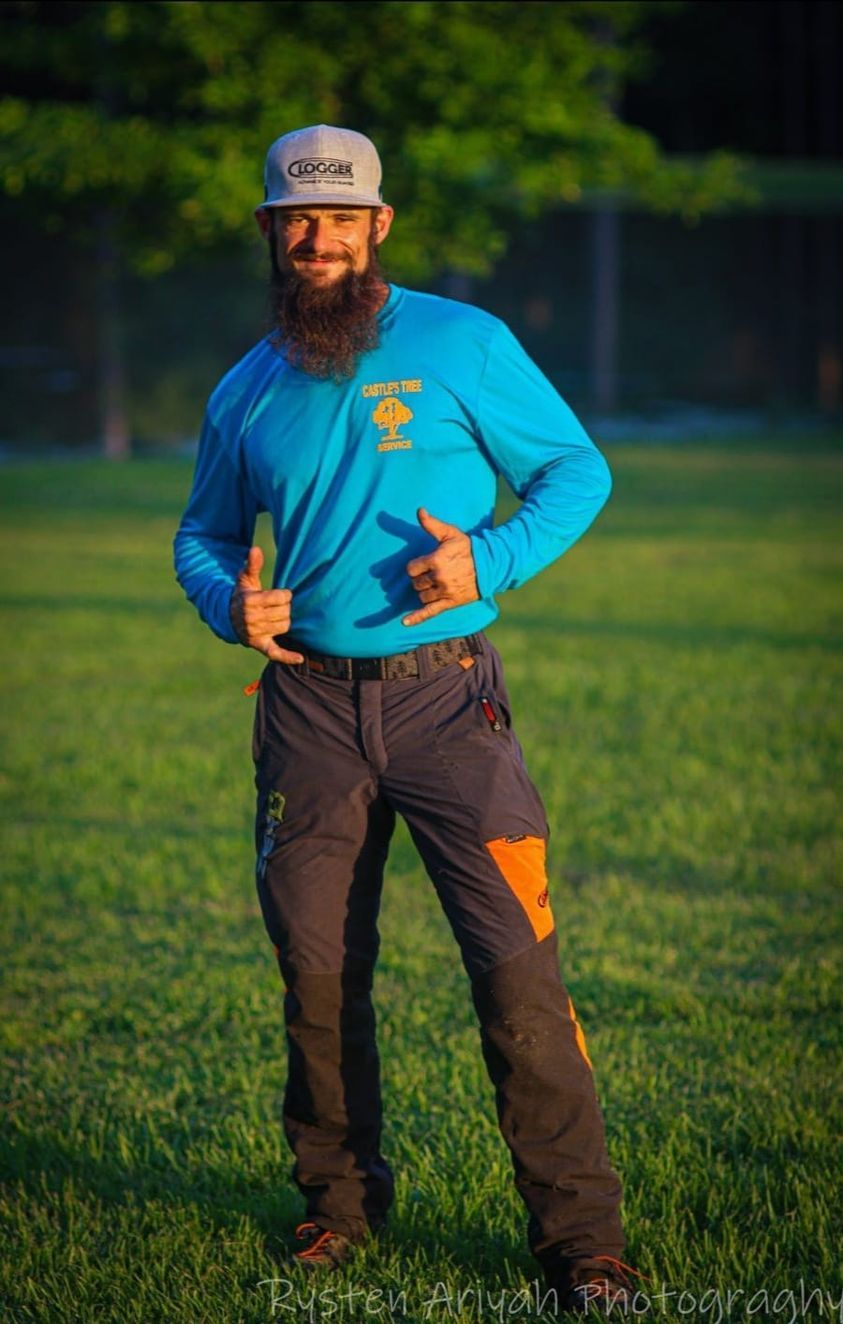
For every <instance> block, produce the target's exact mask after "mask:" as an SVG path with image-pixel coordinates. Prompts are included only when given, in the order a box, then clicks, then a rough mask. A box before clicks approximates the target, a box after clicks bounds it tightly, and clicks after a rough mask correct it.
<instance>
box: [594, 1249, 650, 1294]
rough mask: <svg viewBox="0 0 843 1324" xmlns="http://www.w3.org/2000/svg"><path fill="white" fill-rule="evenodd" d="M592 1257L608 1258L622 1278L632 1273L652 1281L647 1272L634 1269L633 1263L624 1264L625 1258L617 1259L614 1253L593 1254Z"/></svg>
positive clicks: (596, 1258)
mask: <svg viewBox="0 0 843 1324" xmlns="http://www.w3.org/2000/svg"><path fill="white" fill-rule="evenodd" d="M591 1259H593V1260H606V1261H607V1263H609V1264H611V1265H612V1267H613V1269H614V1270H615V1272H616V1273H617V1274H618V1276H619V1277H620V1278H625V1277H626V1275H627V1274H628V1273H631V1274H634V1275H635V1277H636V1278H640V1279H641V1280H642V1281H643V1282H645V1283H649V1282H650V1279H649V1278H648V1277H647V1275H646V1273H642V1272H641V1270H640V1269H633V1267H632V1265H631V1264H624V1262H623V1260H616V1259H615V1257H614V1255H592V1256H591ZM627 1286H632V1284H631V1283H627Z"/></svg>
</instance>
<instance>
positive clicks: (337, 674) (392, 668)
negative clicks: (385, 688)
mask: <svg viewBox="0 0 843 1324" xmlns="http://www.w3.org/2000/svg"><path fill="white" fill-rule="evenodd" d="M283 647H285V648H292V647H293V645H292V644H291V643H290V642H289V640H286V639H284V641H283ZM296 647H297V649H298V652H300V653H303V654H304V662H302V663H300V664H299V666H298V667H297V670H299V671H301V672H302V673H303V674H304V675H309V674H310V673H311V672H313V674H314V675H315V676H329V677H330V678H331V679H332V680H408V679H410V678H411V677H413V676H421V675H424V674H425V672H432V671H441V669H442V667H448V666H450V665H451V663H452V662H461V661H462V660H463V659H464V658H467V657H473V656H474V654H476V653H480V652H482V651H483V645H482V643H481V640H480V636H479V635H476V634H468V635H464V636H463V637H462V638H460V639H442V640H441V641H440V642H439V643H436V644H421V645H420V647H418V648H414V649H413V651H412V652H411V653H392V654H391V655H390V656H389V657H331V656H330V655H329V654H327V653H310V652H308V651H307V650H306V649H304V648H301V647H299V646H298V645H296Z"/></svg>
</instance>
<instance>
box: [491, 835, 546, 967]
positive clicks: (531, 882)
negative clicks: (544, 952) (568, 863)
mask: <svg viewBox="0 0 843 1324" xmlns="http://www.w3.org/2000/svg"><path fill="white" fill-rule="evenodd" d="M485 844H486V850H487V851H488V852H489V854H490V855H491V857H492V859H493V860H494V861H495V864H496V865H497V866H498V868H499V869H500V871H501V873H502V874H503V877H504V881H505V882H506V883H507V884H508V886H509V887H510V888H511V889H512V891H513V892H514V893H515V895H516V897H517V898H518V900H519V901H520V902H521V905H522V906H523V907H524V913H525V914H526V916H527V919H528V920H529V921H530V923H531V924H532V926H533V932H534V933H535V935H536V941H537V942H541V940H542V938H546V937H547V935H548V934H549V933H552V932H553V911H552V910H551V909H550V904H549V902H548V896H547V870H546V868H545V856H546V854H547V845H546V843H545V842H544V841H543V840H542V838H541V837H518V838H516V839H515V840H508V839H507V838H506V837H495V838H494V840H493V841H487V842H486V843H485Z"/></svg>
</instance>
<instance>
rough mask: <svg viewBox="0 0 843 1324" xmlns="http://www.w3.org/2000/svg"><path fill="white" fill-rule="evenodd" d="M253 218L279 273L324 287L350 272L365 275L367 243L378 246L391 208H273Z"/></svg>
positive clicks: (263, 209) (387, 224)
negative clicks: (268, 244) (266, 242)
mask: <svg viewBox="0 0 843 1324" xmlns="http://www.w3.org/2000/svg"><path fill="white" fill-rule="evenodd" d="M257 219H258V225H259V226H260V228H261V233H262V234H263V236H264V238H265V239H267V240H268V241H269V243H270V244H273V245H274V248H275V258H276V261H277V263H278V266H279V268H280V270H281V271H282V272H285V273H287V272H295V274H296V275H297V276H299V277H300V279H302V280H304V281H307V282H308V283H310V284H312V286H313V287H314V288H318V287H323V288H324V287H325V286H328V285H332V284H333V283H334V281H336V280H340V279H341V278H342V277H343V276H344V275H346V274H347V273H348V272H350V271H351V272H354V273H355V274H356V275H358V276H362V275H363V274H364V272H365V271H366V268H367V267H368V265H369V242H370V239H373V240H374V242H375V244H379V243H381V242H382V240H384V239H385V238H386V236H387V234H388V232H389V227H390V225H391V224H392V208H391V207H302V208H299V207H273V208H262V209H261V210H260V211H259V212H258V214H257Z"/></svg>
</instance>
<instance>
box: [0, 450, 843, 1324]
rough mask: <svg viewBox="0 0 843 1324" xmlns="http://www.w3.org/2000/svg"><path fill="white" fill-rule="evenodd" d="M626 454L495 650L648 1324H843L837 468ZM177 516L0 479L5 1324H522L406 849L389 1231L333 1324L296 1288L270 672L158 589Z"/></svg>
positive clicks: (456, 970) (337, 1290) (142, 488)
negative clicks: (539, 813)
mask: <svg viewBox="0 0 843 1324" xmlns="http://www.w3.org/2000/svg"><path fill="white" fill-rule="evenodd" d="M608 453H609V458H610V462H611V464H612V467H613V471H614V474H615V491H614V495H613V498H612V501H611V503H610V505H609V506H608V507H607V509H606V511H605V512H604V514H603V515H602V516H601V518H600V520H599V521H598V523H597V525H596V526H595V528H594V530H593V531H592V532H591V533H589V534H588V535H587V536H586V538H585V539H584V540H583V541H582V543H581V544H579V545H578V546H577V547H575V548H574V549H573V550H572V551H571V552H570V553H569V554H568V555H567V556H565V557H564V558H563V559H562V560H561V561H560V562H559V563H558V564H557V565H556V566H555V567H553V568H552V569H551V570H550V571H548V572H546V573H545V574H544V575H542V576H540V577H539V579H537V580H535V581H533V582H532V583H531V584H529V585H527V586H526V587H525V588H523V589H522V590H520V591H519V592H517V593H514V594H512V595H510V597H509V598H508V599H506V600H505V601H504V604H503V619H502V621H501V622H500V623H499V625H497V626H496V627H495V629H494V631H493V637H494V639H495V642H496V643H497V645H498V647H499V648H500V650H501V652H502V653H503V656H504V658H505V661H506V663H507V666H508V675H509V680H510V689H511V691H512V697H513V700H514V705H515V716H516V724H517V726H518V729H519V731H520V734H521V738H522V743H523V744H524V746H525V749H526V753H527V758H528V763H529V766H530V768H531V772H532V774H533V777H534V780H536V781H537V783H538V784H539V786H540V788H541V790H542V793H543V795H544V797H545V800H546V803H547V806H548V811H549V815H550V821H551V824H552V827H553V840H552V850H551V865H550V867H551V876H552V891H553V896H554V909H555V913H556V917H557V923H558V925H559V928H560V933H561V940H562V942H561V946H562V960H563V973H564V976H565V978H566V981H567V983H568V984H569V986H570V988H571V991H572V994H573V997H574V1000H575V1002H576V1004H577V1008H578V1011H579V1014H580V1018H581V1020H582V1021H583V1023H584V1026H585V1030H586V1034H587V1036H588V1040H589V1048H590V1051H591V1055H592V1057H593V1058H594V1061H595V1067H596V1073H597V1082H598V1088H599V1091H600V1094H601V1098H602V1101H603V1105H604V1109H605V1112H606V1118H607V1128H608V1135H609V1144H610V1150H611V1154H612V1156H613V1159H614V1161H615V1163H616V1165H617V1167H618V1168H619V1170H620V1172H621V1174H622V1177H623V1180H624V1183H625V1188H626V1202H625V1209H626V1221H627V1225H628V1236H629V1246H628V1253H627V1255H626V1259H627V1260H628V1261H629V1262H630V1263H632V1264H634V1265H637V1266H638V1268H639V1269H640V1270H641V1271H642V1272H643V1273H644V1274H646V1275H647V1277H648V1282H647V1283H645V1284H644V1290H646V1291H647V1292H648V1293H650V1294H652V1296H653V1298H654V1306H655V1311H656V1314H655V1317H656V1318H658V1319H664V1320H680V1319H681V1320H689V1319H691V1320H699V1319H702V1320H707V1321H712V1324H719V1321H720V1320H721V1319H722V1320H727V1319H728V1320H737V1319H749V1318H753V1317H754V1318H755V1319H756V1320H758V1319H762V1320H771V1319H780V1320H787V1321H790V1320H796V1319H838V1318H840V1317H841V1316H840V1315H839V1311H840V1306H839V1301H840V1296H841V1278H840V1256H839V1245H838V1244H837V1243H836V1241H835V1231H836V1230H837V1231H839V1225H838V1228H837V1229H835V1224H834V1215H835V1205H836V1204H839V1187H840V1166H839V1150H837V1149H836V1145H837V1132H838V1131H839V1118H840V1109H839V1104H840V1100H839V1094H838V1093H837V1082H838V1078H839V1077H840V1075H841V1061H840V1053H839V1020H838V1019H837V1016H836V1013H837V1012H838V1002H839V993H838V988H839V984H838V983H837V982H836V980H835V975H837V976H838V978H839V966H838V965H837V959H838V958H839V954H840V941H839V938H840V933H839V927H837V928H836V904H835V892H836V885H837V881H838V879H839V877H840V840H839V835H838V834H837V832H836V810H837V799H836V795H835V790H834V778H835V772H836V770H837V768H838V764H839V750H840V744H841V742H840V738H839V737H840V705H839V693H840V678H841V666H840V662H839V654H838V649H837V646H838V645H839V643H840V639H841V634H843V630H841V612H840V607H841V593H840V578H841V576H840V570H841V561H843V555H842V554H841V542H840V539H839V537H838V536H837V533H836V523H837V518H838V515H839V510H840V496H841V488H843V460H841V458H840V452H839V451H838V452H836V453H835V452H834V451H833V450H826V451H818V450H813V451H812V450H811V449H806V450H804V451H803V452H802V453H800V452H799V451H798V450H797V449H796V448H795V447H794V449H793V450H792V451H786V450H783V449H782V448H780V447H779V448H776V449H773V448H770V449H769V450H768V451H764V450H762V449H759V448H758V447H753V448H740V447H735V448H731V449H729V448H727V447H722V448H713V447H699V448H696V449H689V448H682V447H678V446H677V447H664V448H651V449H645V448H635V447H617V448H615V449H613V450H610V451H609V452H608ZM189 479H190V471H189V466H187V465H185V464H181V463H178V462H175V461H174V462H172V463H165V462H152V461H149V462H137V463H134V464H130V465H127V466H124V467H108V466H106V465H104V464H102V463H99V462H92V461H83V462H77V463H70V462H69V463H39V464H35V463H33V464H31V465H9V466H6V467H5V468H3V469H2V470H0V500H1V503H2V513H3V519H2V534H0V537H2V541H3V548H4V557H3V566H4V580H3V587H2V604H3V613H4V615H3V620H4V624H3V631H2V639H3V655H2V676H3V689H4V695H3V698H4V702H3V704H2V709H3V714H4V715H3V726H4V737H5V739H4V749H5V760H4V769H3V773H2V782H0V790H2V798H3V807H2V813H3V820H4V846H3V854H2V861H3V868H4V874H5V878H4V887H3V892H2V915H0V921H1V922H2V934H3V947H4V951H3V956H2V965H3V989H4V991H3V1001H2V1007H1V1008H0V1017H1V1019H0V1053H2V1079H1V1080H0V1089H1V1090H2V1102H3V1111H4V1126H3V1135H2V1161H0V1172H2V1177H3V1187H2V1192H0V1247H2V1252H0V1255H2V1264H0V1300H3V1301H5V1303H6V1304H5V1307H4V1309H3V1311H0V1318H2V1320H3V1321H4V1324H5V1321H6V1320H7V1319H8V1320H14V1321H18V1320H21V1321H24V1320H26V1321H29V1320H39V1321H45V1322H46V1321H50V1324H53V1322H54V1321H86V1322H87V1321H97V1324H99V1322H101V1321H102V1322H105V1321H108V1322H109V1324H110V1322H112V1321H113V1324H118V1321H119V1324H132V1322H134V1321H136V1322H137V1324H141V1322H143V1324H151V1322H152V1321H159V1320H160V1321H166V1324H182V1322H184V1324H188V1322H190V1324H200V1322H201V1321H207V1324H234V1321H237V1322H238V1324H239V1322H241V1321H249V1322H250V1324H251V1322H254V1324H258V1322H262V1321H269V1320H271V1319H286V1320H310V1319H314V1320H315V1319H331V1320H333V1321H338V1320H344V1321H348V1320H353V1321H367V1320H393V1319H394V1320H402V1321H404V1320H409V1321H413V1322H415V1321H419V1322H421V1321H425V1320H430V1321H433V1322H434V1324H444V1321H446V1320H452V1319H459V1320H463V1321H481V1320H493V1319H495V1320H498V1319H507V1320H510V1319H516V1318H519V1319H528V1318H536V1315H537V1306H536V1300H535V1296H533V1295H530V1292H531V1291H532V1289H531V1283H532V1282H533V1280H534V1277H535V1275H534V1271H533V1265H532V1261H531V1259H530V1257H529V1255H528V1254H527V1252H526V1250H525V1246H524V1237H523V1216H522V1211H521V1209H520V1207H519V1204H518V1202H517V1199H516V1197H515V1195H514V1193H513V1190H512V1187H511V1182H510V1175H509V1159H508V1155H507V1153H506V1152H505V1150H504V1147H503V1143H502V1141H501V1140H500V1139H499V1136H498V1133H497V1130H496V1125H495V1121H494V1110H493V1106H492V1099H491V1093H490V1090H489V1088H488V1087H487V1084H486V1081H485V1076H484V1072H483V1068H482V1063H481V1059H480V1053H479V1043H478V1039H477V1034H476V1030H475V1027H474V1023H473V1018H472V1014H471V1011H470V1005H469V998H468V986H467V982H466V978H465V976H464V974H463V973H462V970H461V968H460V966H459V962H458V958H457V954H456V948H455V946H454V944H453V942H452V940H451V938H450V935H449V933H448V931H447V928H446V925H445V923H444V920H443V918H442V916H441V915H440V913H439V912H438V908H437V903H436V901H435V898H434V895H433V891H432V888H431V887H430V886H429V885H428V884H427V882H426V880H425V878H424V877H423V875H422V872H421V870H420V868H419V866H418V863H417V861H416V858H415V856H414V854H413V851H412V849H411V847H410V844H409V841H408V838H407V836H406V835H405V834H403V833H401V834H399V835H398V837H397V840H396V845H395V848H394V851H393V857H392V867H391V870H390V873H389V877H388V881H387V887H386V893H385V901H384V913H383V924H382V928H383V938H384V941H383V955H382V959H381V964H380V972H379V979H378V982H377V984H376V996H377V1003H378V1009H379V1018H380V1039H381V1045H382V1049H383V1057H384V1077H385V1094H386V1112H387V1126H386V1140H385V1145H386V1152H387V1154H388V1155H389V1157H390V1158H391V1160H392V1161H393V1164H394V1167H395V1169H396V1172H397V1177H398V1197H397V1204H396V1209H395V1214H394V1218H393V1221H392V1224H391V1228H390V1231H389V1232H388V1234H387V1236H386V1237H385V1239H384V1240H383V1242H382V1243H381V1245H380V1247H379V1249H378V1252H377V1254H375V1253H374V1252H371V1253H369V1254H367V1256H366V1257H365V1258H363V1259H362V1260H360V1261H358V1262H357V1263H356V1264H355V1265H354V1266H353V1268H349V1269H348V1271H347V1272H345V1273H344V1274H343V1275H341V1276H339V1277H338V1278H335V1279H333V1280H331V1281H330V1286H329V1287H326V1290H327V1291H328V1293H329V1295H328V1296H326V1297H324V1298H323V1299H322V1300H321V1302H320V1301H319V1300H318V1299H316V1300H313V1301H311V1302H310V1304H308V1300H307V1294H308V1292H309V1291H310V1290H311V1289H310V1285H309V1283H308V1282H307V1281H305V1280H299V1278H298V1275H297V1274H294V1275H293V1276H292V1278H290V1275H289V1274H288V1272H287V1270H285V1268H284V1267H283V1264H282V1261H281V1252H282V1247H283V1245H284V1244H285V1242H286V1240H287V1238H288V1236H289V1233H290V1230H291V1228H292V1226H293V1225H294V1223H295V1222H296V1221H297V1217H298V1214H299V1208H300V1206H299V1200H298V1196H297V1195H296V1193H295V1192H294V1190H293V1189H292V1188H291V1184H290V1182H289V1179H288V1172H289V1164H290V1160H289V1157H288V1154H287V1152H286V1149H285V1147H284V1143H283V1139H282V1137H281V1133H280V1126H279V1120H278V1119H279V1111H280V1096H281V1091H282V1087H283V1082H284V1073H285V1065H284V1042H283V1031H282V1024H281V987H280V982H279V980H278V975H277V971H276V967H275V963H274V957H273V954H272V951H271V948H270V946H269V943H268V941H267V940H266V938H265V935H264V931H263V926H262V921H261V919H260V915H259V910H258V906H257V902H256V898H255V895H254V884H253V874H252V860H251V855H250V850H251V845H250V840H251V801H252V786H251V765H250V761H249V733H250V724H251V716H252V705H253V700H250V699H247V698H245V697H244V696H243V694H242V687H243V685H244V684H246V683H247V682H248V681H250V680H252V679H253V678H254V677H255V676H257V675H258V674H259V670H260V661H259V659H258V658H257V655H256V654H249V653H247V652H246V651H244V650H242V649H235V648H230V647H227V646H226V645H224V644H221V643H219V642H218V641H217V640H215V639H214V638H213V637H212V636H211V635H210V633H208V631H207V630H206V628H205V627H204V626H203V625H202V624H201V623H200V622H199V620H198V618H197V617H196V616H195V613H194V612H193V609H192V608H191V607H190V606H189V605H188V604H187V603H186V602H185V601H184V600H183V599H182V597H181V594H180V590H179V589H178V588H177V586H176V584H175V582H174V580H173V576H172V571H171V568H170V543H171V539H172V534H173V531H174V527H175V525H176V523H177V520H178V515H179V512H180V508H181V506H182V503H183V501H184V497H185V495H186V490H187V487H188V484H189ZM838 1212H839V1211H838ZM269 1279H275V1280H277V1281H276V1283H275V1298H276V1299H275V1300H274V1301H273V1295H272V1289H271V1287H270V1286H269V1285H268V1283H267V1282H266V1280H269ZM817 1288H818V1289H821V1291H822V1293H823V1295H822V1297H820V1296H819V1295H818V1294H815V1295H814V1296H813V1297H811V1299H810V1303H809V1304H808V1305H807V1308H805V1309H803V1305H802V1302H803V1300H806V1299H807V1298H809V1296H810V1294H811V1293H812V1292H814V1289H817ZM319 1290H320V1291H321V1290H322V1284H321V1283H320V1285H319ZM765 1290H766V1292H767V1297H766V1299H765V1298H764V1297H763V1296H761V1295H758V1294H759V1293H762V1292H764V1291H765ZM295 1292H301V1293H302V1301H301V1302H300V1303H299V1304H296V1299H295ZM378 1292H380V1293H382V1295H381V1296H378V1295H377V1293H378ZM662 1292H673V1293H675V1295H673V1296H671V1297H660V1296H659V1295H658V1294H660V1293H662ZM288 1293H289V1294H288ZM343 1293H345V1295H343ZM367 1293H368V1294H369V1295H367ZM459 1293H463V1297H462V1301H461V1302H460V1300H459V1297H458V1294H459ZM682 1293H684V1296H683V1295H680V1294H682ZM716 1293H719V1296H718V1295H715V1294H716ZM729 1293H731V1294H732V1301H731V1306H729V1301H728V1294H729ZM484 1294H485V1295H484ZM741 1294H743V1295H741ZM753 1294H756V1295H753ZM791 1294H792V1297H791ZM829 1297H830V1298H831V1300H832V1301H833V1302H834V1303H835V1305H834V1308H833V1309H832V1308H831V1306H830V1305H829ZM545 1317H546V1318H552V1316H551V1315H550V1314H549V1313H547V1312H545Z"/></svg>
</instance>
